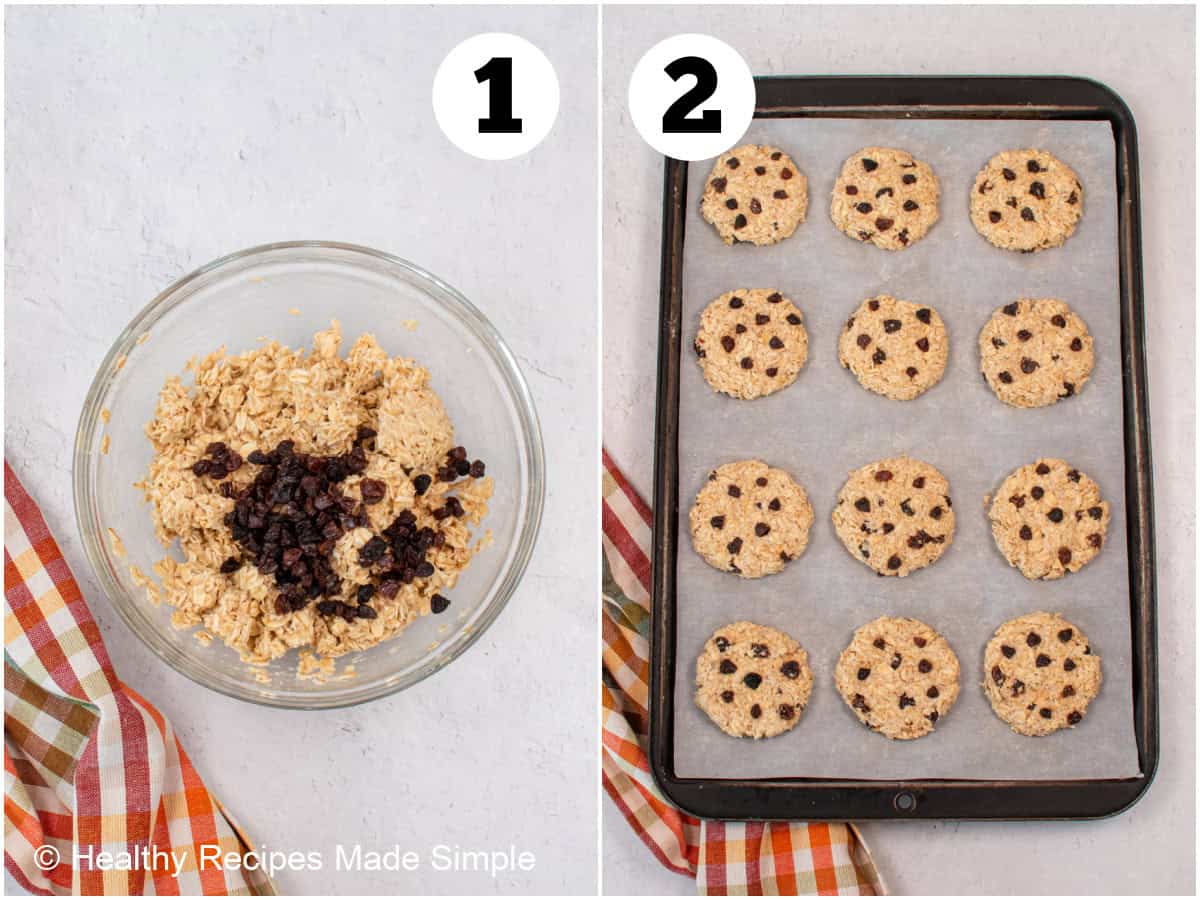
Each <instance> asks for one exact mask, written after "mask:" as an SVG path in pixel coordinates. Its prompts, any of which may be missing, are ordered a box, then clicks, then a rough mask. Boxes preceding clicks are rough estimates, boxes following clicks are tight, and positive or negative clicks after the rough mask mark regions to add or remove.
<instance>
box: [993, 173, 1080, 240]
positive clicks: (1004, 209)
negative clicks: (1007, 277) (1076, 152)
mask: <svg viewBox="0 0 1200 900" xmlns="http://www.w3.org/2000/svg"><path fill="white" fill-rule="evenodd" d="M1082 215H1083V188H1082V186H1080V184H1079V178H1078V176H1076V174H1075V173H1074V172H1073V171H1072V170H1071V167H1070V166H1068V165H1067V164H1066V163H1064V162H1063V161H1062V160H1060V159H1058V158H1056V157H1055V156H1053V155H1052V154H1050V153H1047V152H1046V151H1045V150H1005V151H1004V152H1003V153H997V154H996V155H995V156H993V157H992V158H991V159H990V160H989V161H988V164H987V165H986V166H984V167H983V170H982V171H980V173H979V174H978V175H976V176H975V186H974V187H973V188H972V189H971V222H972V223H973V224H974V225H975V230H976V231H978V232H979V233H980V234H982V235H983V236H984V237H985V238H987V239H988V240H989V241H991V242H992V243H993V244H995V245H996V246H997V247H1000V248H1002V249H1004V250H1020V251H1021V252H1023V253H1031V252H1033V251H1036V250H1045V249H1046V248H1047V247H1058V246H1060V245H1061V244H1062V243H1063V242H1064V241H1065V240H1066V239H1067V238H1069V237H1070V236H1071V235H1072V234H1074V232H1075V226H1076V225H1077V224H1078V223H1079V217H1080V216H1082Z"/></svg>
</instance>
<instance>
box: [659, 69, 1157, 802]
mask: <svg viewBox="0 0 1200 900" xmlns="http://www.w3.org/2000/svg"><path fill="white" fill-rule="evenodd" d="M755 85H756V89H757V92H758V99H757V105H756V109H755V118H781V117H797V116H810V117H824V118H833V117H839V118H847V117H852V118H863V117H876V118H904V117H910V118H964V119H970V118H978V119H1057V120H1071V119H1079V120H1090V121H1105V120H1106V121H1108V122H1110V124H1111V125H1112V128H1113V139H1114V143H1115V145H1116V172H1115V175H1116V179H1117V206H1118V249H1119V274H1118V281H1119V288H1120V303H1121V310H1120V318H1121V361H1122V365H1121V369H1122V395H1123V419H1124V446H1125V461H1126V466H1125V471H1126V475H1125V494H1126V523H1127V532H1128V533H1127V542H1128V551H1129V589H1130V590H1129V601H1130V617H1131V639H1132V644H1133V647H1132V651H1133V653H1132V668H1133V672H1132V682H1133V692H1134V697H1133V706H1134V732H1135V740H1136V742H1137V747H1138V758H1139V762H1140V764H1141V774H1140V775H1137V776H1134V777H1129V778H1114V779H1077V780H1037V781H1034V780H1030V781H1017V780H1012V779H1000V780H984V779H981V780H967V779H929V778H925V779H913V780H896V779H890V780H879V781H876V780H866V779H828V778H768V779H745V778H737V779H714V778H678V777H676V776H675V774H674V744H673V731H674V684H675V662H676V660H675V621H674V620H675V559H676V553H677V550H678V509H679V498H678V415H677V414H678V405H679V374H680V361H681V347H680V342H681V335H682V322H681V321H680V314H681V296H682V291H681V278H682V250H683V240H684V230H685V228H684V223H685V213H686V196H687V195H686V188H687V166H688V163H686V162H683V161H680V160H675V159H670V158H667V159H666V161H665V172H664V185H663V231H662V263H661V270H660V298H659V300H660V323H659V345H658V378H657V409H656V416H655V454H654V456H655V467H654V532H653V547H652V551H651V579H652V592H651V602H652V610H653V616H652V618H651V633H650V649H651V666H650V771H651V774H652V776H653V777H654V779H655V781H656V782H657V784H658V786H659V788H660V789H661V790H662V791H663V793H664V795H665V796H666V797H667V798H668V799H669V800H670V801H671V802H673V803H674V804H675V805H677V806H678V807H679V808H681V809H683V810H684V811H685V812H689V813H692V814H694V815H697V816H701V817H703V818H710V819H729V820H739V819H740V820H746V819H785V820H786V819H807V820H812V821H819V820H841V819H998V820H1061V819H1099V818H1106V817H1109V816H1114V815H1117V814H1119V813H1121V812H1124V811H1125V810H1127V809H1129V808H1130V807H1132V806H1133V805H1134V804H1135V803H1137V801H1138V800H1139V799H1141V797H1142V796H1143V795H1144V794H1145V792H1146V790H1147V789H1148V788H1149V786H1150V784H1151V782H1152V781H1153V780H1154V776H1155V774H1156V772H1157V768H1158V760H1159V732H1158V659H1157V642H1156V610H1155V607H1156V579H1155V552H1154V550H1155V548H1154V509H1153V489H1152V486H1153V472H1152V463H1151V453H1150V425H1149V406H1148V399H1147V393H1148V392H1147V384H1146V364H1145V330H1144V323H1143V313H1144V308H1143V293H1142V259H1141V218H1140V197H1139V180H1138V160H1137V131H1136V126H1135V123H1134V120H1133V115H1132V113H1131V112H1130V110H1129V107H1128V106H1127V105H1126V104H1125V102H1124V101H1123V100H1122V99H1121V98H1120V96H1118V95H1117V94H1116V93H1115V92H1114V91H1113V90H1112V89H1111V88H1109V87H1107V86H1106V85H1104V84H1101V83H1100V82H1098V81H1094V80H1092V79H1088V78H1081V77H1072V76H1018V77H993V76H961V77H957V76H788V75H783V76H756V77H755ZM880 101H891V102H880Z"/></svg>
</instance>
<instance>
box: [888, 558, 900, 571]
mask: <svg viewBox="0 0 1200 900" xmlns="http://www.w3.org/2000/svg"><path fill="white" fill-rule="evenodd" d="M901 565H902V562H901V560H900V557H898V556H895V555H893V556H891V557H889V558H888V561H887V567H888V568H889V569H892V570H893V571H895V570H896V569H898V568H900V566H901Z"/></svg>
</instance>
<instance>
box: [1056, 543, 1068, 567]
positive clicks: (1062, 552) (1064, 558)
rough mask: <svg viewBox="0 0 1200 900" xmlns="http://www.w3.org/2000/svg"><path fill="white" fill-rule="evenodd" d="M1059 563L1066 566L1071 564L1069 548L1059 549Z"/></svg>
mask: <svg viewBox="0 0 1200 900" xmlns="http://www.w3.org/2000/svg"><path fill="white" fill-rule="evenodd" d="M1058 561H1059V562H1060V563H1062V564H1063V565H1064V566H1068V565H1070V564H1071V550H1070V548H1068V547H1059V548H1058Z"/></svg>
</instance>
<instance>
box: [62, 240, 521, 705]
mask: <svg viewBox="0 0 1200 900" xmlns="http://www.w3.org/2000/svg"><path fill="white" fill-rule="evenodd" d="M331 323H336V324H332V325H331ZM543 472H544V463H543V451H542V443H541V435H540V429H539V427H538V422H537V415H536V412H535V411H534V408H533V403H532V398H531V396H530V393H529V389H528V387H527V385H526V384H525V381H524V378H523V377H522V375H521V372H520V368H519V367H518V366H517V363H516V358H515V355H514V354H513V353H512V351H511V350H510V349H509V348H508V346H507V345H506V343H505V342H504V340H503V338H501V337H500V335H499V334H498V333H497V332H496V330H495V328H494V327H493V326H492V325H491V323H490V322H488V321H487V320H486V319H485V318H484V317H483V316H482V314H480V312H479V311H478V310H477V309H475V307H474V306H472V305H471V304H470V303H469V302H468V301H467V300H466V299H465V298H463V297H462V295H460V294H459V293H458V292H456V291H454V290H453V288H450V287H449V286H448V285H446V284H445V283H443V282H442V281H440V280H439V279H437V278H436V277H435V276H432V275H430V274H429V273H427V272H424V271H423V270H421V269H419V268H417V267H416V266H413V265H412V264H411V263H407V262H405V261H403V260H400V259H397V258H395V257H392V256H389V255H387V254H384V253H380V252H378V251H374V250H370V249H367V248H362V247H355V246H351V245H344V244H330V243H323V242H296V243H288V244H273V245H268V246H264V247H259V248H254V249H252V250H247V251H242V252H240V253H236V254H233V255H231V256H229V257H225V258H222V259H220V260H217V261H216V262H214V263H211V264H209V265H207V266H204V267H202V268H201V269H199V270H197V271H196V272H193V273H192V274H190V275H188V276H186V277H184V278H182V279H181V280H180V281H178V282H176V283H175V284H174V285H172V286H170V287H169V288H168V289H167V290H166V291H164V292H163V293H162V294H161V295H159V297H157V298H156V299H155V300H154V301H153V302H152V303H151V304H150V305H149V306H147V307H146V308H145V309H144V310H143V311H142V312H141V313H139V314H138V315H137V316H136V317H135V318H134V319H133V321H132V322H131V324H130V325H129V326H128V327H127V328H126V329H125V330H124V331H123V332H122V333H121V335H120V336H119V337H118V338H117V339H116V341H115V342H114V344H113V346H112V349H111V350H110V351H109V353H108V356H107V357H106V358H105V360H104V361H103V363H102V364H101V366H100V369H99V371H98V373H97V375H96V378H95V380H94V382H93V384H92V387H91V389H90V391H89V393H88V395H87V398H86V400H85V402H84V408H83V412H82V415H81V417H80V422H79V427H78V430H77V434H76V442H75V457H74V471H73V480H74V491H75V501H76V514H77V518H78V523H79V532H80V536H81V538H82V542H83V546H84V549H85V551H86V553H87V556H88V559H89V561H90V562H91V564H92V569H93V571H94V574H95V581H92V582H91V583H89V582H88V581H87V580H86V579H85V581H84V584H83V588H84V590H85V592H87V593H88V595H89V596H97V597H106V598H107V602H109V603H110V604H111V606H112V607H113V608H115V609H116V611H117V612H118V613H119V614H120V616H121V618H122V619H123V620H124V622H125V624H126V625H128V626H129V628H130V629H131V630H132V631H133V632H134V633H135V634H136V635H137V637H138V638H140V639H141V641H142V642H143V643H144V644H145V645H146V646H147V647H149V648H150V649H151V650H152V651H153V652H154V653H155V654H157V655H158V656H159V657H160V658H161V659H162V660H164V661H165V662H167V663H168V664H169V665H171V666H172V667H174V668H175V669H177V670H178V671H180V672H182V673H183V674H185V675H187V676H188V677H190V678H192V679H193V680H194V681H196V682H197V683H199V684H202V685H204V686H206V687H210V688H212V689H214V690H217V691H220V692H222V693H225V694H228V695H231V696H234V697H238V698H240V699H247V700H251V701H253V702H258V703H264V704H269V705H274V706H284V707H290V708H328V707H336V706H344V705H348V704H353V703H360V702H364V701H366V700H371V699H374V698H377V697H381V696H385V695H386V694H389V693H392V692H394V691H397V690H401V689H403V688H405V687H408V686H411V685H412V684H415V683H416V682H418V681H420V680H422V679H424V678H426V677H428V676H430V675H432V674H434V673H435V672H437V671H439V670H440V669H442V668H443V667H445V666H447V665H448V664H449V663H450V662H452V661H453V660H455V659H456V658H457V657H458V656H459V655H461V654H462V653H463V652H464V651H465V650H466V649H467V648H468V647H470V646H471V645H472V644H473V643H474V642H475V641H476V640H478V639H479V638H480V636H481V635H482V634H483V633H484V632H485V631H486V629H487V628H488V627H489V626H490V624H491V623H492V622H493V621H494V620H495V618H496V617H497V616H498V615H499V614H500V612H501V610H502V609H503V608H504V607H505V605H506V604H507V602H508V601H509V599H510V597H512V596H513V594H514V592H515V591H516V588H517V586H518V584H519V583H520V580H521V577H522V575H523V573H524V570H525V567H526V565H527V564H528V562H529V559H530V557H531V555H532V552H533V547H534V543H535V540H536V536H537V532H538V528H539V525H540V520H541V511H542V503H543V497H544V475H543Z"/></svg>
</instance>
